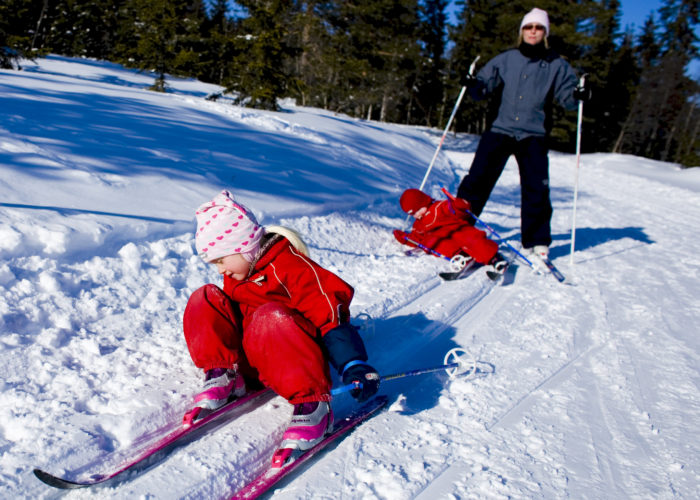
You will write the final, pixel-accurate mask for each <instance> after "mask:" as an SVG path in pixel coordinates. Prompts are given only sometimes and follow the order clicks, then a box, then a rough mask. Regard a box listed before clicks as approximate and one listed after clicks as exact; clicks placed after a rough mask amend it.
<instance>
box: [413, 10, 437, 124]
mask: <svg viewBox="0 0 700 500" xmlns="http://www.w3.org/2000/svg"><path fill="white" fill-rule="evenodd" d="M419 7H420V11H419V12H420V25H419V32H418V33H419V43H420V46H421V48H422V49H421V53H420V58H419V60H418V62H417V70H416V72H415V76H414V77H413V78H412V80H413V83H412V85H410V87H409V89H408V90H409V92H410V96H411V100H410V102H409V104H408V110H407V117H406V123H423V124H425V125H427V126H429V127H430V126H433V125H435V124H438V125H439V124H440V123H439V121H440V119H441V118H442V114H443V113H442V111H443V109H442V108H444V105H443V101H444V88H445V81H444V80H445V78H444V77H445V60H444V55H445V45H446V43H445V42H446V41H445V37H446V34H447V33H446V30H447V16H446V13H445V9H446V8H447V0H425V1H423V2H422V3H421V4H420V6H419ZM414 107H415V108H417V110H416V111H414V109H413V108H414Z"/></svg>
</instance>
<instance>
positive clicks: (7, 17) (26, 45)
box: [0, 0, 40, 69]
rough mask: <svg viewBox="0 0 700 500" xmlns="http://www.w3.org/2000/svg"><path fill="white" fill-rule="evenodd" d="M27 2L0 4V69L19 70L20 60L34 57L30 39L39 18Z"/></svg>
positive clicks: (5, 1)
mask: <svg viewBox="0 0 700 500" xmlns="http://www.w3.org/2000/svg"><path fill="white" fill-rule="evenodd" d="M35 11H36V3H35V2H31V1H29V0H3V1H2V2H0V68H3V69H19V68H20V60H21V59H23V58H32V57H34V55H35V54H34V52H33V51H32V50H31V43H32V37H33V33H34V29H35V28H36V23H37V20H38V19H39V18H40V16H39V15H38V14H37V13H36V12H35Z"/></svg>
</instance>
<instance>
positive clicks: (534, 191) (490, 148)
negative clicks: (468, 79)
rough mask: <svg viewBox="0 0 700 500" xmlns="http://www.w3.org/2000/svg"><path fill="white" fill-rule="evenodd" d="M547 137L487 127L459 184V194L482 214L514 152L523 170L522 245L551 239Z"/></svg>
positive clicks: (539, 243)
mask: <svg viewBox="0 0 700 500" xmlns="http://www.w3.org/2000/svg"><path fill="white" fill-rule="evenodd" d="M547 154H548V149H547V145H546V139H545V138H544V137H527V138H525V139H522V140H519V141H518V140H516V139H515V138H514V137H511V136H509V135H505V134H499V133H496V132H491V131H487V132H484V134H483V135H482V136H481V140H480V141H479V146H478V147H477V149H476V154H475V155H474V161H473V162H472V165H471V167H470V168H469V173H468V174H467V175H465V176H464V179H462V182H461V183H460V185H459V189H458V191H457V196H459V197H460V198H464V199H465V200H467V201H469V203H470V204H471V206H472V212H473V213H474V215H476V216H479V215H480V214H481V211H482V210H483V209H484V205H486V202H487V201H488V199H489V196H491V191H492V190H493V188H494V186H495V185H496V181H498V178H499V177H500V176H501V173H502V172H503V169H504V167H505V166H506V162H507V161H508V158H509V157H510V156H511V155H515V159H516V161H517V162H518V170H519V172H520V195H521V207H520V226H521V231H522V244H523V247H525V248H529V247H533V246H535V245H546V246H549V245H550V244H551V243H552V236H551V230H550V221H551V219H552V203H551V202H550V199H549V158H548V156H547Z"/></svg>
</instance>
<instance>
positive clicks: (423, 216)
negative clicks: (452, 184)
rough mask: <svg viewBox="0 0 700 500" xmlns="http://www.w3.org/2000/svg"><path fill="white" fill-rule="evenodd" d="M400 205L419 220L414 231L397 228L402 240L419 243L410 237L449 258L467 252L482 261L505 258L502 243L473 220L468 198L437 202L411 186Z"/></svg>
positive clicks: (399, 237)
mask: <svg viewBox="0 0 700 500" xmlns="http://www.w3.org/2000/svg"><path fill="white" fill-rule="evenodd" d="M400 204H401V208H402V209H403V210H404V212H406V213H408V214H410V215H412V216H413V217H415V219H416V220H415V221H414V222H413V227H412V229H411V232H410V233H406V232H405V231H400V230H398V229H396V230H395V231H394V237H395V238H396V239H397V240H398V241H399V243H401V244H404V245H408V246H412V247H415V246H417V245H415V244H414V243H411V242H410V241H408V240H409V239H410V240H413V241H415V242H416V243H420V244H421V245H423V246H425V247H427V248H429V249H431V250H433V251H434V252H437V253H439V254H441V255H443V256H445V257H447V258H449V259H451V258H452V257H454V256H455V255H456V254H458V253H463V254H467V255H469V256H471V257H472V258H473V259H474V260H475V261H476V262H478V263H480V264H491V263H494V261H500V260H502V257H501V256H500V254H499V253H498V244H497V243H496V242H495V241H492V240H490V239H488V238H487V237H486V233H485V232H484V231H481V230H479V229H476V228H475V227H474V226H473V224H472V223H471V220H470V217H469V214H468V213H467V210H469V202H468V201H467V200H463V199H461V198H454V197H450V199H447V200H441V201H435V200H433V199H432V198H431V197H430V196H428V195H427V194H425V193H424V192H423V191H420V190H418V189H407V190H406V191H404V192H403V194H402V195H401V199H400Z"/></svg>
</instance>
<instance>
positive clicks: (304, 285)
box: [183, 191, 380, 452]
mask: <svg viewBox="0 0 700 500" xmlns="http://www.w3.org/2000/svg"><path fill="white" fill-rule="evenodd" d="M196 219H197V230H196V234H195V245H196V249H197V253H198V254H199V256H200V257H201V258H202V259H203V260H204V261H205V262H207V263H210V264H213V265H215V266H216V267H217V270H218V272H219V273H220V274H222V275H223V289H221V288H219V287H218V286H216V285H214V284H208V285H205V286H203V287H201V288H199V289H198V290H196V291H195V292H194V293H193V294H192V296H191V297H190V298H189V301H188V303H187V307H186V308H185V313H184V318H183V329H184V334H185V340H186V341H187V347H188V349H189V352H190V356H191V357H192V361H193V362H194V364H195V365H196V366H197V367H198V368H200V369H202V370H203V372H204V387H203V389H202V391H201V392H200V393H199V394H198V395H197V396H196V397H195V402H194V404H195V410H197V409H202V410H205V412H210V411H212V410H216V409H217V408H220V407H221V406H223V405H225V404H226V403H228V402H230V401H232V400H233V399H235V398H240V397H242V396H243V395H245V394H246V393H247V392H248V391H250V390H254V389H257V388H259V387H260V386H261V385H262V386H266V387H269V388H271V389H272V390H273V391H274V392H275V393H277V394H279V395H280V396H282V397H283V398H285V399H287V401H289V403H291V404H292V405H293V413H292V417H291V422H290V424H289V427H288V428H287V430H286V431H285V433H284V436H283V441H282V444H281V446H280V450H278V452H279V451H281V450H285V449H286V450H307V449H310V448H312V447H313V446H314V445H316V444H317V443H319V442H320V441H321V440H322V439H323V437H324V435H325V434H326V433H327V432H329V431H330V430H331V427H332V425H333V412H332V409H331V405H330V402H331V395H330V390H331V376H330V368H329V363H330V364H331V365H332V366H333V368H335V369H336V370H337V371H338V373H339V375H340V377H341V378H342V380H343V383H344V384H352V383H356V382H361V383H362V385H361V388H357V389H354V390H353V391H352V392H351V394H352V396H353V397H354V398H355V399H357V400H358V401H364V400H366V399H369V398H370V397H371V396H373V395H374V394H375V393H376V392H377V389H378V387H379V380H380V377H379V375H378V374H377V371H376V370H375V369H374V368H373V367H372V366H371V365H369V364H368V363H367V359H368V357H367V352H366V350H365V346H364V343H363V341H362V339H361V337H360V336H359V334H358V332H357V329H356V328H355V327H354V326H353V325H351V324H350V302H351V300H352V298H353V293H354V290H353V288H352V287H351V286H350V285H348V284H347V283H346V282H345V281H343V280H342V279H341V278H339V277H338V276H336V275H335V274H333V273H331V272H330V271H328V270H326V269H324V268H322V267H321V266H319V265H318V264H317V263H316V262H314V261H313V260H311V259H310V258H309V256H308V255H307V252H306V247H305V246H304V245H303V243H302V242H299V241H297V246H296V247H295V245H294V244H292V242H290V240H289V239H287V238H286V237H285V236H282V235H281V234H278V233H274V232H268V231H266V229H265V228H264V227H263V226H261V225H260V224H258V223H257V221H256V218H255V216H254V215H253V214H252V213H251V212H250V210H248V209H247V208H246V207H245V206H243V205H242V204H240V203H238V202H236V201H235V200H234V197H233V196H232V195H231V193H230V192H228V191H222V192H221V193H220V194H218V195H217V196H216V197H214V199H213V200H211V201H209V202H207V203H204V204H203V205H202V206H200V207H199V209H198V210H197V211H196ZM290 237H291V236H290ZM291 239H292V240H294V239H295V238H291ZM299 243H300V244H299ZM297 247H299V248H297Z"/></svg>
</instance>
